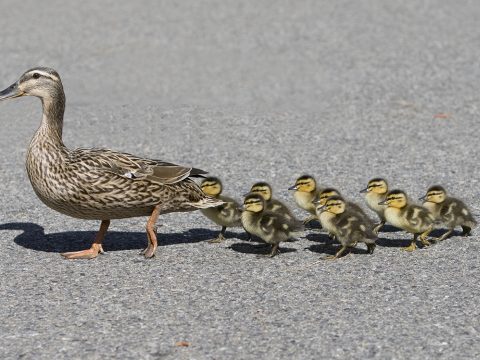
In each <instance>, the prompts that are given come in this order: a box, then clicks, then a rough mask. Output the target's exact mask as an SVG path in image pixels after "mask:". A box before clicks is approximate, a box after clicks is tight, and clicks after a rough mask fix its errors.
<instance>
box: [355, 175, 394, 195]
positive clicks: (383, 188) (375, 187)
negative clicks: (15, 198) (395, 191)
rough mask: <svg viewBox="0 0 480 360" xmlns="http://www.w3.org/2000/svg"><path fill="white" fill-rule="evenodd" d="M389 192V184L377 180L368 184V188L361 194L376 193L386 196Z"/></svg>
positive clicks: (379, 179) (383, 180)
mask: <svg viewBox="0 0 480 360" xmlns="http://www.w3.org/2000/svg"><path fill="white" fill-rule="evenodd" d="M387 191H388V184H387V181H386V180H385V179H382V178H375V179H372V180H370V181H369V182H368V186H367V187H366V188H365V189H363V190H361V191H360V192H361V193H366V192H374V193H377V194H386V193H387Z"/></svg>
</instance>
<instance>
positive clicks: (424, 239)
mask: <svg viewBox="0 0 480 360" xmlns="http://www.w3.org/2000/svg"><path fill="white" fill-rule="evenodd" d="M432 230H433V225H430V226H429V227H428V229H427V230H425V231H424V232H423V233H422V234H421V235H420V236H419V239H420V241H421V242H422V245H423V246H430V245H431V244H430V241H428V240H427V236H428V234H430V233H431V232H432Z"/></svg>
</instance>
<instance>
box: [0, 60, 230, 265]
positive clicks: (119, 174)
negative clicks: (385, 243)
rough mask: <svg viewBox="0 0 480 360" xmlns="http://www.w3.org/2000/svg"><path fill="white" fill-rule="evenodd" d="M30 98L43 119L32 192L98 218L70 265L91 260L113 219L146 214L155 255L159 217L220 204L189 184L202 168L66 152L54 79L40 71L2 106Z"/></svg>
mask: <svg viewBox="0 0 480 360" xmlns="http://www.w3.org/2000/svg"><path fill="white" fill-rule="evenodd" d="M20 96H35V97H38V98H40V99H41V100H42V107H43V117H42V121H41V124H40V127H39V128H38V130H37V132H36V133H35V135H34V137H33V139H32V141H31V142H30V146H29V148H28V151H27V160H26V168H27V174H28V177H29V179H30V182H31V184H32V187H33V189H34V191H35V193H36V194H37V196H38V197H39V198H40V200H41V201H42V202H43V203H44V204H45V205H47V206H48V207H50V208H52V209H54V210H56V211H58V212H60V213H62V214H65V215H68V216H72V217H75V218H79V219H88V220H100V221H101V225H100V230H99V232H98V233H97V236H96V238H95V240H94V242H93V244H92V246H91V248H90V249H87V250H82V251H75V252H68V253H64V254H62V255H63V256H64V257H65V258H67V259H80V258H89V259H91V258H94V257H96V256H97V255H98V254H99V253H102V252H103V248H102V241H103V239H104V237H105V234H106V232H107V229H108V226H109V225H110V220H111V219H124V218H130V217H138V216H148V217H149V218H148V221H147V227H146V229H147V238H148V246H147V248H146V249H145V250H144V252H143V254H144V255H145V257H146V258H151V257H153V256H154V255H155V251H156V249H157V234H156V225H155V224H156V222H157V220H158V217H159V215H160V214H167V213H170V212H178V211H191V210H197V209H204V208H208V207H215V206H218V205H221V204H222V203H223V202H222V201H220V200H218V199H214V198H212V197H210V196H207V195H205V194H204V193H203V192H202V190H201V189H200V187H199V186H198V185H197V184H196V183H195V182H194V181H193V180H192V179H191V178H192V177H198V176H201V175H202V174H204V173H205V171H203V170H199V169H195V168H191V167H185V166H179V165H175V164H172V163H167V162H164V161H161V160H154V159H148V158H143V157H138V156H134V155H131V154H128V153H122V152H117V151H113V150H109V149H76V150H71V149H69V148H67V147H66V146H65V144H64V143H63V140H62V131H63V115H64V111H65V94H64V91H63V86H62V81H61V80H60V76H59V75H58V73H57V72H56V71H55V70H53V69H50V68H45V67H37V68H34V69H30V70H28V71H26V72H25V73H24V74H23V75H22V76H21V77H20V78H19V79H18V80H17V81H16V82H15V83H14V84H13V85H11V86H9V87H8V88H7V89H5V90H3V91H1V92H0V100H5V99H10V98H16V97H20Z"/></svg>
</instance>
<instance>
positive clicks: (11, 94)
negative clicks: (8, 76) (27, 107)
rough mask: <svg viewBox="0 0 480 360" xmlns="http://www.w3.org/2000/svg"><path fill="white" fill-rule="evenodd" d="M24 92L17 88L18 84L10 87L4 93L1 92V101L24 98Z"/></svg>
mask: <svg viewBox="0 0 480 360" xmlns="http://www.w3.org/2000/svg"><path fill="white" fill-rule="evenodd" d="M22 95H23V92H21V91H20V89H19V88H18V86H17V83H15V84H12V85H10V86H9V87H8V88H6V89H5V90H3V91H0V100H6V99H13V98H16V97H19V96H22Z"/></svg>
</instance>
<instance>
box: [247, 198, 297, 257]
mask: <svg viewBox="0 0 480 360" xmlns="http://www.w3.org/2000/svg"><path fill="white" fill-rule="evenodd" d="M265 208H266V207H265V200H264V198H263V196H262V195H260V194H258V193H250V194H248V195H247V196H246V197H245V199H244V201H243V209H242V210H243V212H242V225H243V227H244V229H245V230H246V231H247V232H248V233H250V234H253V235H256V236H258V237H259V238H261V239H262V240H263V241H265V242H266V243H268V244H271V245H272V250H271V252H270V254H269V256H270V257H274V256H275V255H277V254H278V253H279V244H280V243H281V242H282V241H287V240H288V239H289V238H291V237H293V236H294V235H295V233H296V232H299V231H301V230H303V225H302V224H301V223H300V222H299V221H288V220H287V219H286V218H285V217H283V216H281V215H279V214H277V213H272V212H268V211H266V210H265Z"/></svg>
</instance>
